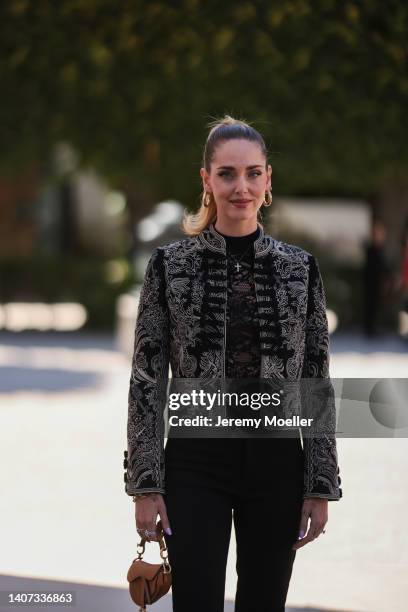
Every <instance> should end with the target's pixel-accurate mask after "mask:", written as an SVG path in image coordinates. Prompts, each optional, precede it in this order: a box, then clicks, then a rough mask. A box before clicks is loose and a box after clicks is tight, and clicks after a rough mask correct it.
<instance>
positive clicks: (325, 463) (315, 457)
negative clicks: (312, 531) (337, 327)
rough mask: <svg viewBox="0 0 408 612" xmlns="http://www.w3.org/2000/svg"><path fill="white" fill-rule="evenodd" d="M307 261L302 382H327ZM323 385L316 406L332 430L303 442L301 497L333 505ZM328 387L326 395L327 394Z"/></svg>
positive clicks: (336, 488)
mask: <svg viewBox="0 0 408 612" xmlns="http://www.w3.org/2000/svg"><path fill="white" fill-rule="evenodd" d="M309 261H310V267H309V286H308V304H307V317H306V341H305V356H304V363H303V370H302V378H303V379H313V378H324V379H329V330H328V324H327V316H326V298H325V293H324V287H323V281H322V277H321V274H320V270H319V265H318V263H317V261H316V259H315V258H314V257H313V255H311V256H310V260H309ZM316 382H317V381H316ZM322 382H323V381H322ZM325 383H326V384H325V387H326V392H325V393H323V396H322V399H321V401H322V402H324V403H323V404H321V405H319V412H321V411H323V412H324V413H325V414H324V421H325V423H330V424H331V427H330V428H329V433H328V434H323V435H321V436H316V437H305V438H304V439H303V448H304V453H305V473H304V494H303V497H304V498H307V497H321V498H325V499H328V500H331V501H334V500H339V499H340V498H341V497H342V490H341V488H340V484H341V478H340V475H339V474H340V471H339V467H338V462H337V448H336V436H335V431H334V430H335V424H336V407H335V401H334V390H333V386H332V384H331V382H330V380H328V381H325ZM328 386H329V392H327V388H328ZM319 401H320V400H319ZM330 431H331V433H330Z"/></svg>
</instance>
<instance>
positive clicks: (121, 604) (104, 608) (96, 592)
mask: <svg viewBox="0 0 408 612" xmlns="http://www.w3.org/2000/svg"><path fill="white" fill-rule="evenodd" d="M9 592H14V593H15V592H19V593H33V592H43V593H57V592H58V593H61V592H63V593H69V592H70V593H73V598H74V605H72V606H71V605H69V606H67V605H64V606H54V605H52V604H49V605H46V606H40V605H38V606H37V605H35V606H30V608H31V609H33V610H48V611H50V610H62V609H68V610H70V609H73V610H75V612H135V610H136V609H137V606H135V604H134V603H133V601H132V600H131V599H130V595H129V591H128V589H127V588H125V587H124V588H115V587H104V586H99V585H93V584H81V583H77V582H65V581H62V580H43V579H39V578H26V577H24V576H8V575H0V596H1V599H0V612H10V610H11V609H12V608H15V607H16V606H14V605H13V606H12V605H7V601H8V595H7V594H8V593H9ZM23 607H25V608H27V607H28V606H27V605H26V606H18V609H22V608H23ZM148 609H149V610H151V611H152V612H171V611H172V606H171V596H170V595H167V596H166V597H163V599H161V600H160V601H158V602H157V603H155V604H154V605H153V606H152V607H150V606H149V608H148ZM192 610H194V603H193V604H192ZM224 612H234V604H233V602H232V601H226V602H225V607H224ZM286 612H351V611H346V610H333V609H330V611H329V610H328V609H327V608H310V607H308V608H297V607H296V608H292V607H291V608H286Z"/></svg>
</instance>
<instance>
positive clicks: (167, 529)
mask: <svg viewBox="0 0 408 612" xmlns="http://www.w3.org/2000/svg"><path fill="white" fill-rule="evenodd" d="M164 531H165V532H166V533H167V535H173V533H172V531H171V529H170V527H166V529H165V530H164Z"/></svg>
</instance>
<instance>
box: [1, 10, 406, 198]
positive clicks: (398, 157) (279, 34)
mask: <svg viewBox="0 0 408 612" xmlns="http://www.w3.org/2000/svg"><path fill="white" fill-rule="evenodd" d="M407 31H408V4H407V3H406V2H403V1H401V0H389V1H388V2H382V1H380V0H361V1H359V2H357V1H352V0H347V1H345V2H336V1H335V0H315V1H314V2H312V1H311V0H285V2H277V3H273V4H272V3H270V2H266V1H256V0H254V1H251V2H246V1H243V2H238V3H237V2H235V1H232V0H224V1H223V2H219V0H178V1H177V0H174V1H173V2H171V3H170V2H165V1H161V0H148V1H147V0H122V1H121V2H117V3H115V2H112V1H110V0H109V1H108V0H59V1H58V2H54V1H53V0H38V1H37V2H34V1H29V0H3V2H2V3H1V5H0V41H1V42H0V45H1V47H0V49H1V52H0V75H1V84H2V101H1V110H0V143H1V145H0V147H1V148H0V164H1V165H2V166H3V167H4V168H7V169H8V171H9V172H11V171H12V170H14V171H17V172H18V167H22V166H23V165H24V164H26V163H28V162H29V161H30V160H33V159H37V160H46V159H47V156H48V155H49V151H50V148H51V146H52V145H53V143H55V142H57V141H60V140H67V141H69V142H70V143H72V144H73V145H74V147H75V148H76V149H77V150H78V151H79V153H80V156H81V163H82V164H83V165H84V166H86V165H88V164H91V165H92V166H93V167H95V168H96V169H97V170H99V171H100V172H101V173H103V174H104V175H105V176H107V177H109V178H110V180H111V181H112V182H113V184H116V185H118V186H123V185H127V187H128V190H131V186H132V185H138V186H140V189H142V188H143V189H144V196H143V197H144V198H145V199H146V200H147V201H149V202H150V203H152V202H153V201H154V200H157V199H158V198H163V197H168V196H169V195H171V196H172V197H175V198H178V199H180V200H181V201H183V202H188V203H189V206H190V207H194V206H195V205H196V204H198V194H199V191H200V187H201V185H200V181H199V175H198V169H199V167H200V160H201V154H202V145H203V143H204V139H205V135H206V128H205V124H206V123H207V122H208V121H209V120H210V119H211V118H213V117H214V116H219V115H221V114H223V113H224V112H228V113H231V114H233V115H237V116H239V117H242V118H246V119H249V120H254V119H255V121H254V122H253V125H254V127H256V128H258V129H259V130H260V131H261V132H262V133H263V134H264V135H265V138H266V141H267V145H268V146H269V149H270V152H271V161H272V163H274V161H275V160H278V163H277V164H276V167H275V168H274V179H275V180H277V181H278V184H279V192H281V193H288V194H289V193H291V194H294V193H296V194H299V195H300V194H314V195H318V194H335V195H351V194H353V195H356V194H367V193H370V192H375V191H376V190H377V189H379V188H380V187H381V185H382V184H383V183H384V182H387V181H389V180H390V179H391V180H395V178H396V177H404V178H405V177H406V174H407V172H406V170H407V162H408V149H407V147H406V130H405V129H403V126H404V125H405V124H406V108H407V107H408V74H407V44H406V36H407Z"/></svg>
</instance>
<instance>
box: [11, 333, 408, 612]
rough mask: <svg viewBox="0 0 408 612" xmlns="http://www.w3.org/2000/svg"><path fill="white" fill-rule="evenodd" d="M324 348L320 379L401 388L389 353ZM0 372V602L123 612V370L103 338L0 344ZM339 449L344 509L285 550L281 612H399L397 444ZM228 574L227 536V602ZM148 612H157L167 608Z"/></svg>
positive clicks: (406, 567) (404, 368)
mask: <svg viewBox="0 0 408 612" xmlns="http://www.w3.org/2000/svg"><path fill="white" fill-rule="evenodd" d="M331 347H332V360H331V374H332V376H336V377H346V376H349V377H394V378H395V377H406V376H407V372H408V346H407V344H406V343H404V342H402V341H401V340H398V339H395V338H385V339H380V340H376V341H370V342H367V341H366V340H364V339H362V338H360V337H358V336H357V335H352V336H351V335H350V336H344V335H339V336H338V337H336V336H333V339H332V344H331ZM0 367H1V375H0V461H1V466H2V470H1V476H0V487H1V488H0V490H1V492H2V495H1V497H0V514H1V519H2V520H1V523H0V525H1V526H0V542H1V555H0V574H1V576H0V591H4V590H7V589H13V590H21V589H25V588H30V589H34V588H36V587H37V590H40V589H47V590H48V591H49V590H52V589H54V588H55V589H56V590H62V589H68V588H72V589H73V590H75V592H76V593H77V606H76V607H75V609H76V610H78V612H93V610H96V609H97V610H98V612H116V611H118V610H123V611H125V610H127V609H129V610H130V609H132V610H134V608H135V607H134V604H132V602H131V601H129V596H128V593H127V590H126V589H127V583H126V571H127V568H128V566H129V564H130V562H131V561H132V559H133V558H134V556H135V545H136V541H137V539H136V534H135V524H134V518H133V511H134V506H133V504H132V503H131V502H130V499H129V498H128V497H127V496H126V494H125V492H124V484H123V481H122V477H123V467H122V459H123V450H124V448H125V443H126V419H127V391H128V382H129V372H130V364H129V360H128V359H127V358H125V357H124V356H122V355H121V354H120V353H119V352H117V351H116V350H115V346H114V341H113V339H112V338H110V337H107V336H92V335H86V334H74V335H59V334H42V335H39V334H24V335H18V336H14V335H11V334H5V333H3V334H0ZM338 450H339V461H340V467H341V472H342V480H343V482H342V485H343V493H344V497H343V499H342V500H341V501H340V502H330V505H329V512H330V518H329V523H328V525H327V533H326V534H325V535H324V536H321V537H320V538H319V539H318V540H317V541H315V542H313V543H311V544H309V545H308V546H306V547H305V548H303V549H301V550H300V551H298V553H297V557H296V561H295V565H294V570H293V576H292V581H291V585H290V589H289V594H288V606H287V610H288V611H289V610H292V608H293V609H294V610H295V609H296V610H297V611H299V610H306V609H307V610H309V612H312V610H333V611H334V610H335V611H336V612H337V611H349V612H402V611H404V612H405V611H406V610H407V609H408V584H407V580H406V577H407V576H408V536H407V534H406V529H405V516H406V508H407V507H408V487H407V486H406V483H407V481H406V474H407V471H408V452H407V450H408V444H407V440H406V439H405V438H400V439H393V438H386V439H360V438H358V439H344V438H342V439H339V440H338ZM259 545H261V543H259ZM256 546H257V544H254V551H253V554H254V558H255V559H256ZM146 559H147V560H150V561H153V560H157V556H156V555H155V554H154V551H153V550H152V551H148V554H147V556H146ZM234 563H235V556H234V539H233V536H232V539H231V546H230V555H229V560H228V570H227V584H226V597H227V599H230V600H231V599H233V597H234V590H235V583H236V578H235V571H234ZM55 581H56V582H55ZM3 609H4V610H7V611H9V610H10V607H4V606H2V607H1V606H0V610H3ZM153 609H155V610H158V611H160V610H163V611H164V610H170V609H171V606H170V603H169V599H167V600H166V601H163V603H158V604H156V606H155V607H154V608H153ZM225 609H226V610H228V611H231V610H233V606H232V604H231V603H228V602H227V603H226V608H225Z"/></svg>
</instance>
